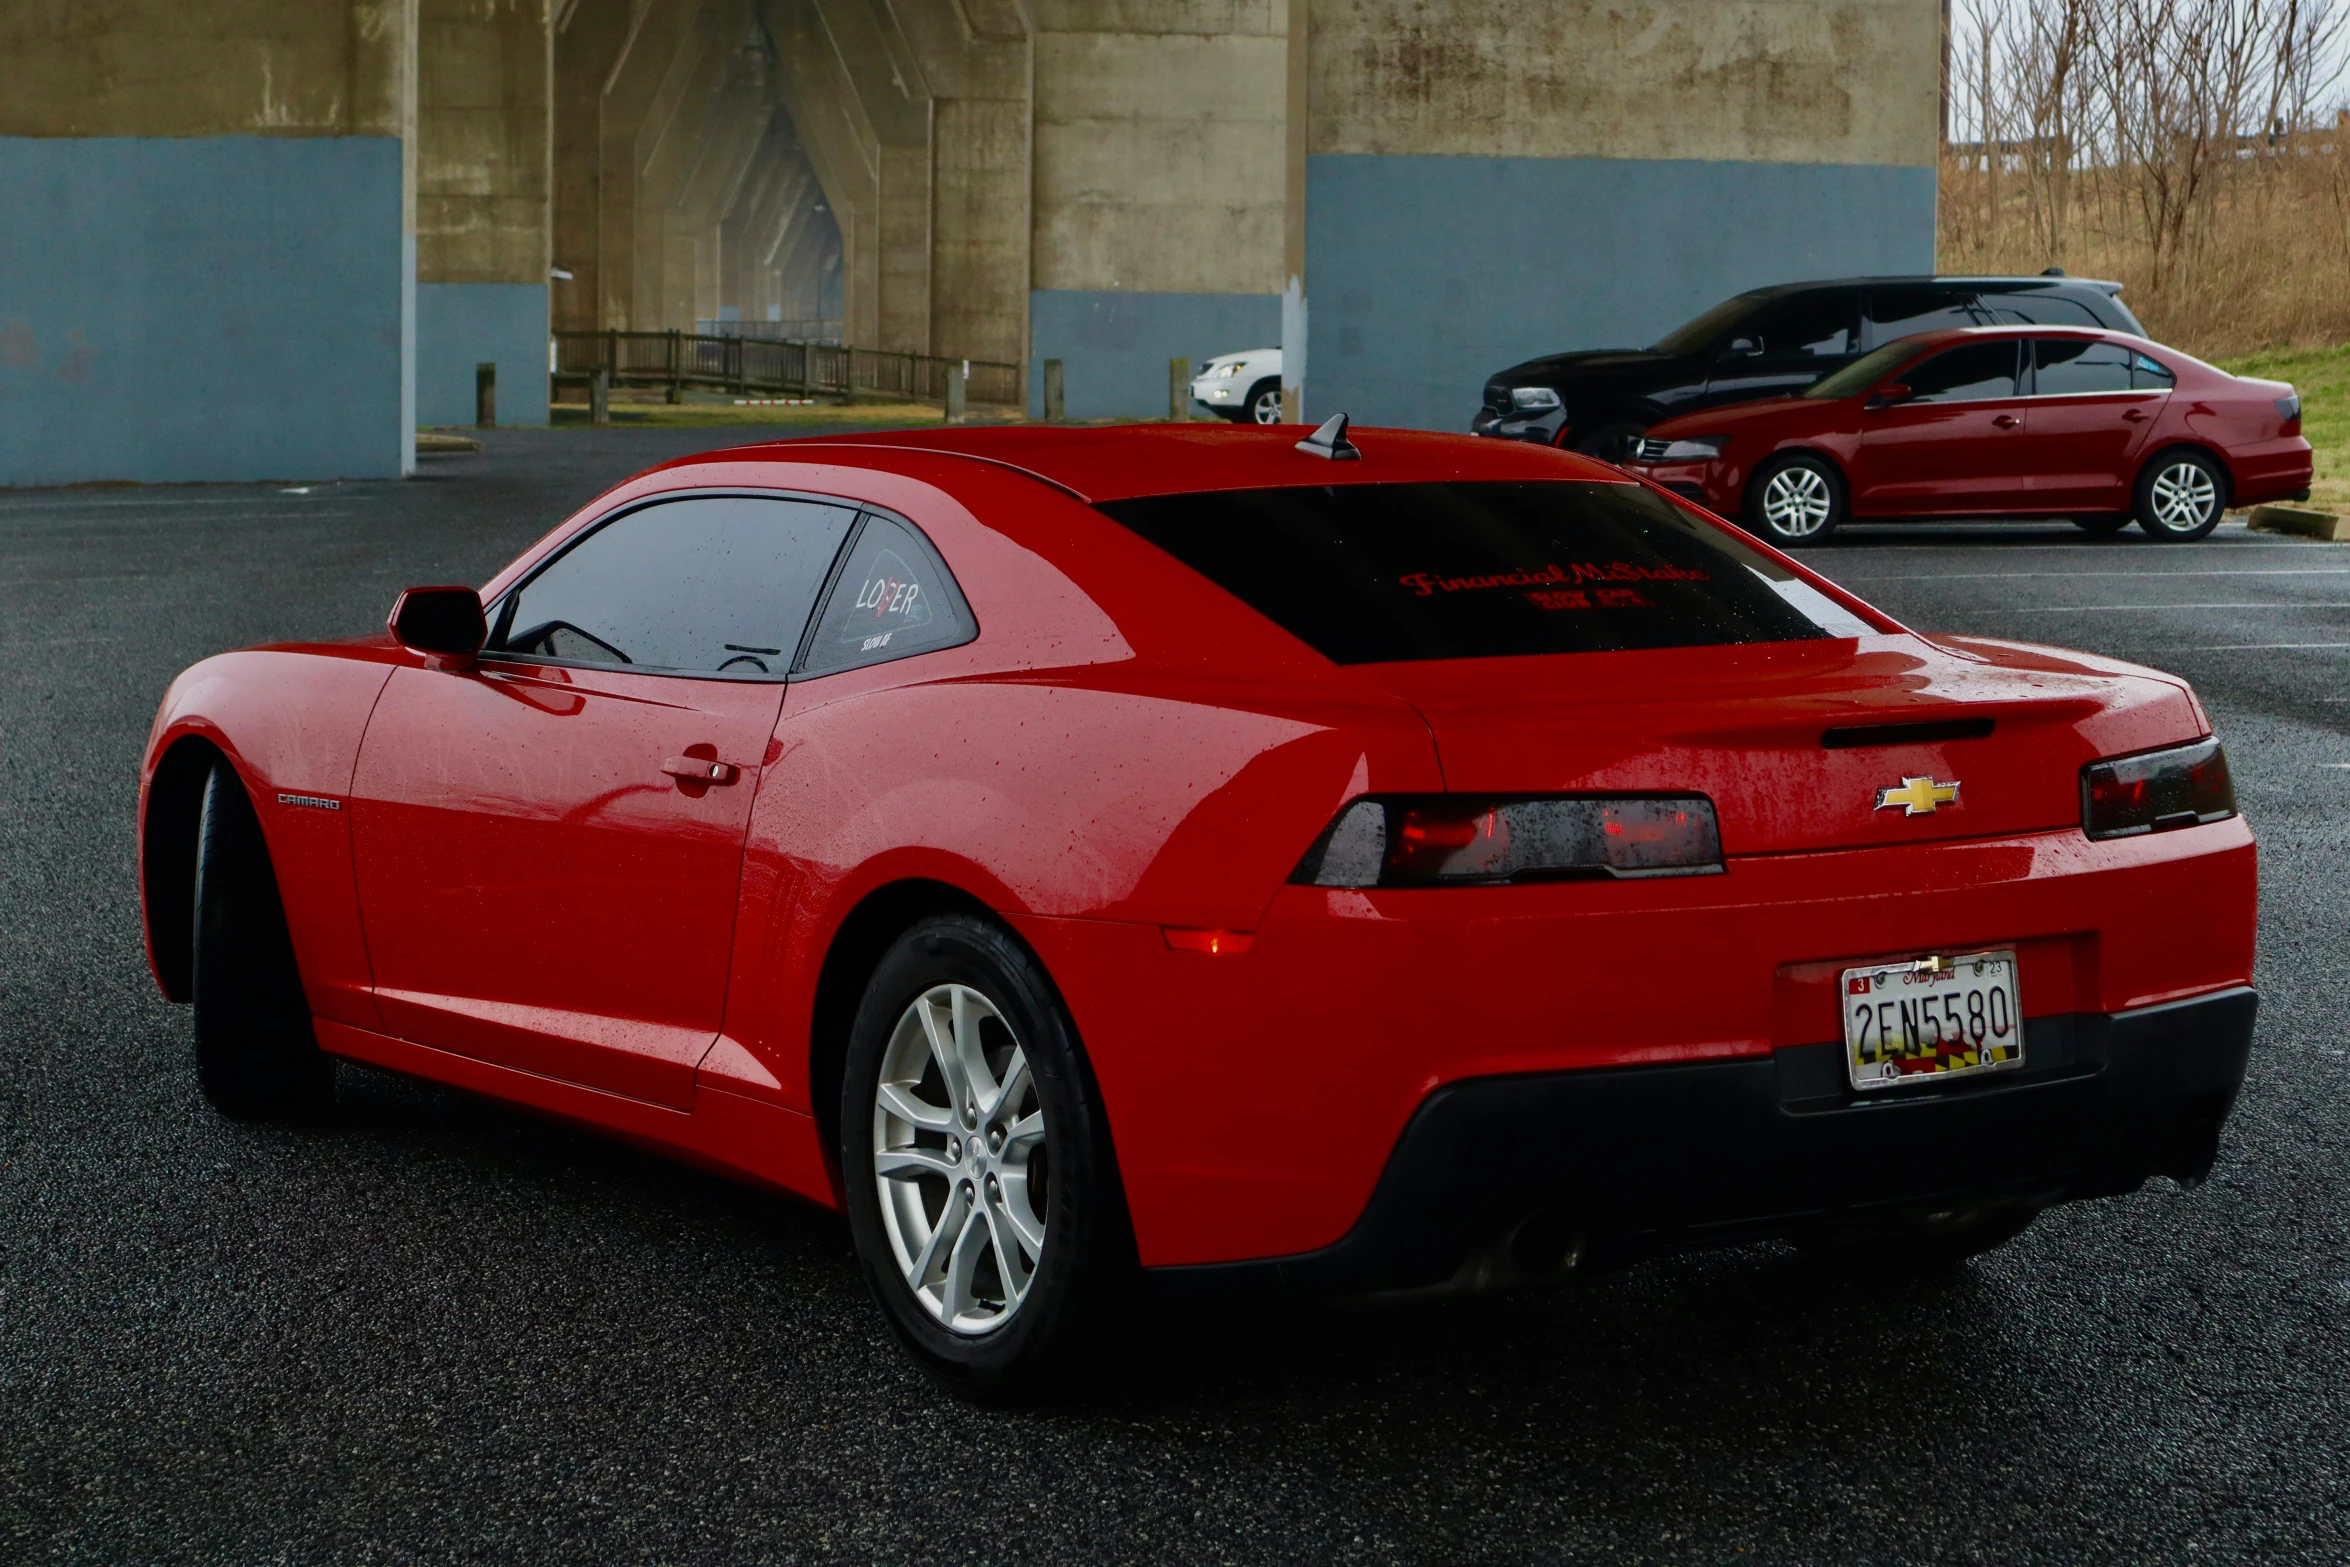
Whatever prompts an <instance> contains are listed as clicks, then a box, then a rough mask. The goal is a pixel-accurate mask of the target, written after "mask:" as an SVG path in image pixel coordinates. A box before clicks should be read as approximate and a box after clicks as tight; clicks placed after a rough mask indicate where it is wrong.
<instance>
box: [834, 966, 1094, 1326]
mask: <svg viewBox="0 0 2350 1567" xmlns="http://www.w3.org/2000/svg"><path fill="white" fill-rule="evenodd" d="M1044 1153H1045V1138H1044V1106H1043V1103H1042V1102H1041V1101H1040V1100H1039V1099H1038V1098H1037V1093H1036V1082H1035V1079H1034V1078H1033V1077H1031V1076H1030V1074H1029V1071H1028V1057H1027V1055H1026V1054H1025V1053H1024V1052H1023V1051H1022V1050H1021V1048H1020V1041H1019V1040H1018V1038H1017V1037H1016V1036H1014V1034H1013V1032H1012V1026H1011V1024H1010V1023H1009V1022H1008V1021H1007V1020H1006V1019H1005V1017H1004V1015H1003V1014H1002V1013H1001V1012H999V1011H997V1010H996V1007H995V1004H994V1003H993V1002H991V1001H989V1000H988V999H987V997H985V996H984V995H981V994H980V993H979V992H978V991H976V990H973V989H972V988H971V987H970V986H968V985H934V986H932V987H931V988H930V989H929V990H926V991H924V992H923V993H922V994H921V995H920V996H918V997H916V998H915V999H914V1002H913V1004H912V1005H910V1006H908V1007H907V1008H906V1010H905V1014H904V1015H903V1016H901V1017H900V1018H899V1019H898V1025H897V1028H896V1030H895V1031H894V1032H892V1033H891V1035H890V1038H889V1045H888V1048H887V1049H886V1050H885V1051H884V1052H883V1053H882V1058H881V1077H880V1081H879V1083H878V1084H877V1086H876V1088H875V1090H874V1104H873V1173H874V1174H875V1175H876V1176H877V1177H879V1179H878V1180H877V1181H876V1182H875V1186H876V1188H877V1191H878V1194H879V1196H880V1199H881V1224H882V1228H883V1230H884V1231H885V1232H887V1234H888V1236H889V1246H890V1252H891V1254H892V1255H893V1256H894V1257H895V1258H896V1259H897V1265H898V1270H899V1272H900V1273H902V1274H903V1275H904V1276H905V1280H906V1287H907V1288H908V1289H910V1290H912V1291H913V1292H914V1298H915V1299H916V1300H918V1301H920V1302H921V1303H922V1306H923V1309H924V1310H926V1311H928V1312H929V1313H930V1314H931V1316H933V1317H935V1318H936V1319H937V1320H938V1321H939V1322H940V1323H941V1324H942V1325H943V1326H945V1327H946V1328H948V1329H949V1330H950V1331H953V1332H956V1333H970V1334H978V1333H988V1332H992V1331H993V1330H995V1329H997V1328H1000V1327H1002V1326H1003V1325H1004V1324H1005V1323H1006V1322H1009V1321H1010V1320H1011V1318H1012V1314H1013V1313H1014V1312H1016V1311H1018V1310H1019V1309H1020V1304H1021V1302H1022V1301H1024V1300H1026V1299H1027V1298H1028V1289H1029V1286H1030V1285H1031V1284H1032V1283H1034V1282H1035V1279H1036V1266H1037V1263H1038V1262H1039V1261H1040V1260H1041V1259H1042V1258H1043V1256H1044V1240H1045V1226H1046V1222H1047V1220H1048V1219H1049V1217H1050V1207H1051V1204H1050V1201H1049V1197H1048V1191H1047V1182H1046V1177H1047V1173H1048V1172H1047V1168H1046V1165H1045V1161H1044Z"/></svg>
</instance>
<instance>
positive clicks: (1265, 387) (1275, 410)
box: [1241, 376, 1281, 424]
mask: <svg viewBox="0 0 2350 1567" xmlns="http://www.w3.org/2000/svg"><path fill="white" fill-rule="evenodd" d="M1241 422H1242V423H1244V424H1279V423H1280V422H1281V383H1280V381H1279V380H1277V379H1275V378H1273V377H1271V376H1268V377H1266V378H1265V379H1264V380H1262V381H1259V382H1258V383H1257V384H1256V385H1254V386H1252V387H1250V388H1249V389H1248V412H1247V413H1246V414H1244V415H1243V416H1242V419H1241Z"/></svg>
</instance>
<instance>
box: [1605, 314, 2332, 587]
mask: <svg viewBox="0 0 2350 1567" xmlns="http://www.w3.org/2000/svg"><path fill="white" fill-rule="evenodd" d="M1628 466H1630V467H1631V468H1632V470H1633V471H1634V472H1636V473H1641V474H1644V475H1647V476H1649V477H1651V478H1653V479H1655V480H1656V482H1657V483H1659V484H1662V485H1663V486H1665V487H1666V488H1667V489H1669V490H1672V491H1674V492H1676V493H1677V494H1680V495H1684V496H1687V497H1688V498H1689V499H1691V500H1694V501H1696V502H1698V503H1699V504H1701V505H1703V506H1706V507H1708V508H1710V509H1712V510H1713V511H1714V512H1716V513H1718V514H1719V515H1721V516H1724V517H1733V518H1739V519H1742V520H1743V521H1744V522H1745V524H1746V526H1747V529H1748V531H1750V532H1752V533H1754V534H1755V535H1757V536H1758V537H1760V538H1764V539H1768V540H1769V541H1770V542H1772V543H1774V544H1780V545H1802V544H1812V543H1816V542H1818V541H1819V540H1821V539H1824V538H1826V537H1827V536H1828V535H1829V534H1830V533H1832V532H1833V531H1835V528H1836V526H1837V524H1839V523H1841V522H1844V521H1847V520H1850V519H1858V520H1863V521H1891V520H1895V519H1903V518H1922V517H1987V516H1997V517H2069V518H2071V519H2072V520H2073V522H2074V523H2076V524H2077V525H2079V526H2080V527H2082V528H2084V529H2086V530H2088V531H2089V532H2091V533H2098V534H2104V533H2113V532H2116V531H2118V530H2119V529H2121V528H2123V527H2125V526H2127V525H2128V524H2129V522H2130V521H2131V519H2132V518H2135V519H2136V520H2137V523H2138V526H2139V527H2140V528H2142V529H2143V530H2145V533H2146V536H2147V537H2148V538H2151V539H2158V540H2165V541H2175V542H2184V541H2187V540H2191V539H2200V538H2202V537H2203V536H2204V535H2205V534H2207V533H2209V532H2210V531H2211V530H2212V529H2213V528H2215V527H2217V526H2219V520H2220V515H2221V513H2223V512H2224V511H2226V510H2227V509H2228V508H2229V507H2231V506H2254V505H2258V504H2259V503H2261V502H2263V501H2276V500H2297V499H2303V498H2306V497H2307V495H2308V493H2309V477H2310V454H2309V443H2308V442H2307V441H2305V440H2303V439H2302V438H2301V399H2300V398H2299V396H2297V395H2296V394H2295V393H2294V390H2293V388H2292V387H2290V386H2288V385H2286V384H2285V383H2283V382H2281V381H2255V380H2251V379H2248V378H2246V377H2243V376H2235V375H2230V374H2228V373H2227V372H2226V371H2224V370H2216V369H2213V368H2212V367H2211V366H2210V365H2207V364H2204V363H2203V362H2202V361H2201V360H2198V359H2190V358H2189V357H2188V356H2186V355H2185V354H2182V353H2180V352H2178V351H2177V350H2176V349H2171V348H2164V347H2161V346H2159V345H2158V344H2154V343H2149V342H2147V341H2145V340H2144V339H2143V338H2136V337H2129V336H2126V335H2124V334H2122V333H2119V332H2097V331H2090V330H2086V329H2075V328H2056V327H2029V328H2015V327H1977V328H1971V329H1968V330H1963V331H1950V332H1927V333H1922V334H1920V335H1919V336H1916V337H1907V338H1903V339H1901V340H1900V341H1899V342H1894V343H1887V344H1886V345H1885V346H1884V347H1882V348H1880V349H1877V350H1876V351H1875V352H1874V353H1870V354H1867V355H1864V356H1862V357H1861V358H1859V359H1856V360H1854V361H1853V362H1852V363H1851V364H1849V365H1847V366H1845V367H1844V368H1843V369H1842V370H1839V371H1837V372H1836V373H1835V374H1834V375H1831V376H1829V377H1828V378H1827V379H1825V380H1823V381H1821V382H1820V383H1819V384H1818V385H1816V386H1814V387H1812V388H1811V389H1810V390H1809V391H1808V392H1805V393H1804V394H1803V395H1802V396H1800V397H1782V398H1774V399H1772V400H1771V401H1769V402H1762V403H1747V404H1742V405H1740V406H1738V407H1734V408H1723V409H1719V410H1716V411H1714V412H1711V413H1695V414H1685V415H1683V416H1681V417H1680V418H1677V419H1668V420H1666V421H1664V422H1663V423H1662V424H1658V425H1655V426H1652V427H1651V428H1650V429H1649V431H1648V434H1647V437H1646V438H1645V439H1644V440H1642V441H1641V442H1640V444H1639V446H1638V448H1637V449H1636V450H1635V451H1634V453H1633V455H1632V457H1631V459H1630V462H1629V464H1628Z"/></svg>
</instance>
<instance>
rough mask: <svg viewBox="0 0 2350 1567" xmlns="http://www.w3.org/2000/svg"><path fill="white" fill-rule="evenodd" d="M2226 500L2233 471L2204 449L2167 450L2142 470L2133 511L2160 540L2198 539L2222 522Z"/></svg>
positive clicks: (2143, 526) (2151, 535)
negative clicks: (2198, 450) (2223, 468)
mask: <svg viewBox="0 0 2350 1567" xmlns="http://www.w3.org/2000/svg"><path fill="white" fill-rule="evenodd" d="M2227 506H2228V476H2227V475H2226V474H2225V473H2224V472H2222V471H2221V470H2220V466H2219V464H2218V463H2216V462H2214V461H2212V460H2211V459H2210V458H2209V457H2206V456H2204V455H2203V454H2202V453H2201V452H2193V451H2173V452H2164V453H2163V454H2162V455H2161V456H2159V457H2157V458H2155V459H2154V461H2152V462H2150V463H2148V464H2147V465H2146V468H2145V471H2144V472H2142V473H2140V474H2139V475H2138V491H2137V504H2136V506H2135V507H2134V508H2133V512H2134V515H2135V516H2136V517H2137V519H2138V526H2139V528H2140V529H2141V530H2143V531H2144V533H2145V535H2146V536H2147V537H2148V538H2150V539H2154V540H2156V541H2158V542H2160V543H2164V544H2191V543H2193V542H2194V541H2195V540H2197V539H2200V538H2202V537H2203V536H2204V535H2205V534H2207V533H2209V532H2210V531H2211V530H2212V529H2214V528H2216V527H2218V526H2219V519H2220V514H2221V513H2222V512H2224V511H2226V510H2227Z"/></svg>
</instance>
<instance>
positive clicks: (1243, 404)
mask: <svg viewBox="0 0 2350 1567" xmlns="http://www.w3.org/2000/svg"><path fill="white" fill-rule="evenodd" d="M1191 395H1192V399H1193V401H1195V402H1200V403H1205V404H1206V405H1207V406H1208V407H1209V408H1211V409H1213V410H1215V411H1216V412H1217V413H1220V414H1222V415H1223V416H1224V417H1225V418H1227V419H1229V420H1231V421H1232V422H1233V423H1235V424H1279V423H1280V422H1281V350H1280V349H1278V348H1252V349H1250V350H1249V351H1248V352H1247V353H1245V354H1219V355H1217V356H1216V357H1215V358H1213V359H1211V360H1209V361H1208V363H1207V368H1205V369H1204V370H1202V371H1200V373H1199V374H1198V375H1196V376H1193V377H1192V380H1191Z"/></svg>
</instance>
